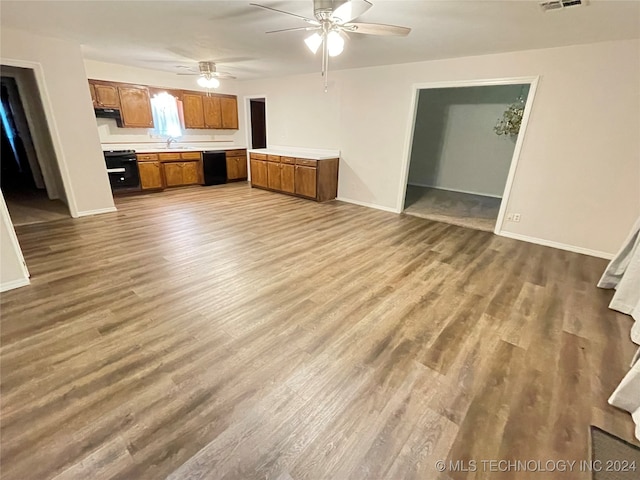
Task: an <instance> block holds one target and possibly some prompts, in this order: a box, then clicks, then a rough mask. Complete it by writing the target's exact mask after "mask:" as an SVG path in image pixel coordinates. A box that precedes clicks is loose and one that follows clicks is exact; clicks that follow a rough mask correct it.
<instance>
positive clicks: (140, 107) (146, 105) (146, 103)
mask: <svg viewBox="0 0 640 480" xmlns="http://www.w3.org/2000/svg"><path fill="white" fill-rule="evenodd" d="M118 92H119V94H120V113H121V114H122V123H123V125H124V126H125V127H137V128H151V127H153V116H152V115H151V101H150V99H149V89H148V88H147V87H138V86H134V85H126V86H120V87H118ZM97 93H98V92H97V90H96V94H97Z"/></svg>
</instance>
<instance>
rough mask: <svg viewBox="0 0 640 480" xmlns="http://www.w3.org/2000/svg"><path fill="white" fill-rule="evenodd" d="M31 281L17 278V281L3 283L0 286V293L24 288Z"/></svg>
mask: <svg viewBox="0 0 640 480" xmlns="http://www.w3.org/2000/svg"><path fill="white" fill-rule="evenodd" d="M30 283H31V281H30V280H29V279H28V278H19V279H18V280H12V281H11V282H5V283H3V284H1V285H0V292H6V291H8V290H13V289H14V288H20V287H26V286H27V285H29V284H30Z"/></svg>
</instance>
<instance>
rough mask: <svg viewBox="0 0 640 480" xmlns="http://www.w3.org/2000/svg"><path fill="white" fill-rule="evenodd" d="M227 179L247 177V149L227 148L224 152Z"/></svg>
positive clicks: (243, 178)
mask: <svg viewBox="0 0 640 480" xmlns="http://www.w3.org/2000/svg"><path fill="white" fill-rule="evenodd" d="M226 162H227V180H228V181H233V180H246V179H247V173H248V172H247V151H246V150H228V151H227V152H226Z"/></svg>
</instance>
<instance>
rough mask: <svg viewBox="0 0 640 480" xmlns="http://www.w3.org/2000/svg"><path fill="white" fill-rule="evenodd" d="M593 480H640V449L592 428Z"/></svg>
mask: <svg viewBox="0 0 640 480" xmlns="http://www.w3.org/2000/svg"><path fill="white" fill-rule="evenodd" d="M591 461H592V465H593V470H592V472H593V476H592V478H593V480H637V479H638V478H640V448H638V447H636V446H635V445H632V444H630V443H628V442H626V441H624V440H622V439H621V438H618V437H616V436H614V435H611V434H610V433H608V432H605V431H604V430H601V429H600V428H598V427H594V426H593V425H592V426H591Z"/></svg>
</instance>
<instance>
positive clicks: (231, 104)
mask: <svg viewBox="0 0 640 480" xmlns="http://www.w3.org/2000/svg"><path fill="white" fill-rule="evenodd" d="M220 112H221V115H222V128H226V129H237V128H238V99H237V97H232V96H221V97H220Z"/></svg>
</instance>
